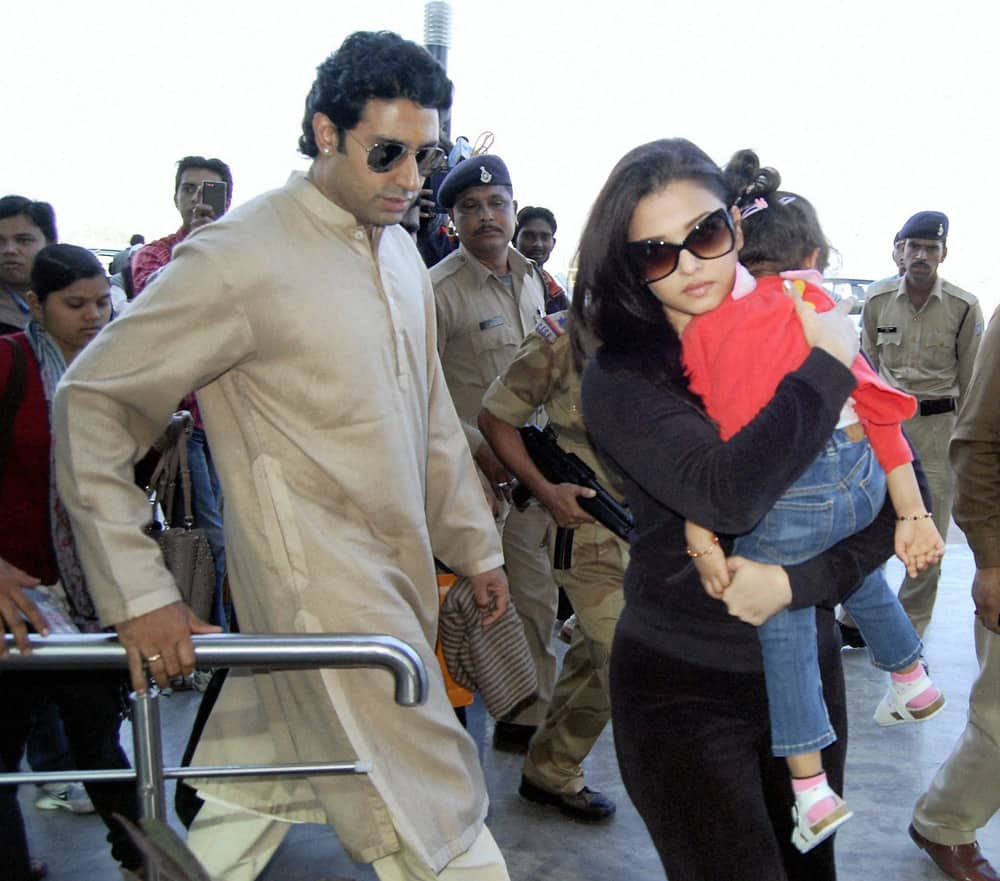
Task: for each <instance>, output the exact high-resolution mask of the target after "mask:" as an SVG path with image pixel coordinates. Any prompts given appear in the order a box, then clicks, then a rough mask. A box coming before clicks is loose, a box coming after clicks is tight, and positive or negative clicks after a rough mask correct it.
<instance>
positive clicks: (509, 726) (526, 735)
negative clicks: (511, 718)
mask: <svg viewBox="0 0 1000 881" xmlns="http://www.w3.org/2000/svg"><path fill="white" fill-rule="evenodd" d="M537 730H538V726H537V725H521V724H520V723H518V722H497V724H496V727H495V728H494V729H493V749H499V750H503V751H504V752H507V753H526V752H527V751H528V744H529V743H531V738H532V737H534V736H535V732H536V731H537Z"/></svg>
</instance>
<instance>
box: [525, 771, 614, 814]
mask: <svg viewBox="0 0 1000 881" xmlns="http://www.w3.org/2000/svg"><path fill="white" fill-rule="evenodd" d="M518 792H519V793H520V795H521V797H522V798H526V799H527V800H528V801H533V802H535V803H536V804H540V805H550V806H551V807H554V808H559V810H560V811H562V812H563V813H564V814H565V815H566V816H567V817H572V818H573V819H574V820H583V821H584V822H585V823H599V822H600V821H601V820H607V819H608V818H609V817H611V816H612V815H613V814H614V812H615V811H616V810H618V806H617V805H616V804H615V803H614V802H613V801H612V800H611V799H610V798H608V797H607V796H606V795H603V794H601V793H600V792H594V790H593V789H590V788H589V787H587V786H584V787H583V789H581V790H580V791H579V792H577V793H575V794H574V795H563V794H562V793H559V792H549V791H548V790H547V789H542V787H541V786H536V785H535V784H534V783H532V782H531V781H530V780H529V779H528V778H527V777H524V776H523V775H522V777H521V788H520V789H518Z"/></svg>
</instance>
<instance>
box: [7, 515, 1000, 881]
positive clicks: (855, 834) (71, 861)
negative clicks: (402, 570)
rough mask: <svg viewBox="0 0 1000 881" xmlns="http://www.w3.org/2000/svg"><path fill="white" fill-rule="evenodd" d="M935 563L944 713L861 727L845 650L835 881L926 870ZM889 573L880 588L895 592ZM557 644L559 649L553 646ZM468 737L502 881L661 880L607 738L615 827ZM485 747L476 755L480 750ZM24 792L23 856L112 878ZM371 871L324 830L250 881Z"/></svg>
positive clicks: (484, 726) (914, 875)
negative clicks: (565, 808)
mask: <svg viewBox="0 0 1000 881" xmlns="http://www.w3.org/2000/svg"><path fill="white" fill-rule="evenodd" d="M953 536H954V541H953V543H952V544H950V545H949V548H948V555H947V557H946V560H945V564H944V575H943V578H942V584H941V593H940V596H939V599H938V605H937V609H936V611H935V617H934V621H933V622H932V624H931V626H930V629H929V630H928V633H927V638H926V645H927V658H928V660H929V662H930V664H931V666H932V671H933V675H934V678H935V680H936V681H937V682H938V683H939V684H940V685H941V686H942V687H943V688H944V689H945V691H946V693H947V695H948V699H949V704H948V706H947V707H946V708H945V710H944V712H943V713H942V714H941V715H939V716H938V717H937V718H936V719H934V720H933V721H932V722H930V723H928V724H926V725H920V726H900V727H898V728H893V729H889V730H885V729H881V728H879V727H878V726H877V725H875V723H874V722H873V721H872V719H871V714H872V712H873V711H874V708H875V706H876V704H877V703H878V700H879V699H880V697H881V695H882V691H883V688H884V687H885V681H884V676H883V675H882V674H879V673H878V671H875V670H874V669H872V668H871V667H870V666H869V665H868V663H867V661H866V658H865V653H864V652H863V651H847V652H845V654H844V665H845V668H846V673H847V683H848V699H849V707H850V738H851V739H850V744H849V754H848V769H847V776H848V790H847V797H848V799H849V800H850V803H851V806H852V807H853V809H854V811H855V815H856V816H855V818H854V819H853V820H851V821H850V822H849V823H848V824H847V825H846V826H845V827H844V829H843V830H842V831H841V832H840V833H839V835H838V841H837V851H838V866H839V869H840V879H841V881H931V879H941V878H943V877H944V876H942V875H941V874H940V873H939V872H938V871H937V869H936V868H935V867H934V866H933V865H932V864H931V863H930V862H929V861H928V860H927V859H926V857H925V856H924V855H923V854H922V853H921V852H920V851H918V850H917V849H916V848H915V847H914V846H913V845H912V844H911V842H910V841H909V839H908V838H907V835H906V826H907V823H908V822H909V816H910V809H911V807H912V805H913V802H914V801H915V800H916V798H917V796H918V795H919V794H920V793H921V792H922V791H923V788H924V787H925V786H926V784H927V782H928V780H929V779H930V778H931V776H932V775H933V773H934V770H935V768H936V767H937V765H938V764H939V763H940V762H941V761H942V760H943V759H944V758H945V756H947V754H948V752H949V751H950V749H951V746H952V744H953V743H954V741H955V739H956V738H957V736H958V735H959V733H960V732H961V730H962V728H963V727H964V724H965V713H966V702H967V698H968V691H969V686H970V684H971V682H972V679H973V677H974V675H975V671H976V663H975V655H974V651H973V645H972V602H971V600H970V598H969V585H970V584H971V578H972V573H973V564H972V557H971V554H970V553H969V551H968V548H967V547H966V546H965V544H964V542H963V541H962V539H961V533H959V532H958V531H957V530H955V531H953ZM898 571H899V570H898V568H896V567H893V571H892V572H891V573H890V582H891V583H896V582H898V576H897V573H898ZM560 645H561V644H560ZM196 698H197V696H196V695H193V694H191V693H186V694H176V695H174V696H173V697H172V698H169V699H165V700H164V704H163V716H164V718H165V720H166V721H165V743H166V746H165V748H166V752H167V761H168V762H170V763H172V762H175V761H176V759H177V756H178V755H179V752H180V750H181V748H182V746H183V740H184V737H185V736H186V726H187V725H189V723H190V718H191V716H192V714H193V711H194V707H195V701H196ZM474 710H475V711H474V712H473V713H472V716H471V721H470V730H471V732H472V734H473V736H474V737H475V738H476V739H477V741H478V742H479V743H480V744H481V747H480V749H481V755H482V759H483V765H484V767H485V769H486V773H487V777H488V780H489V785H490V790H491V798H492V811H491V816H490V820H489V824H490V827H491V829H492V831H493V834H494V836H495V837H496V839H497V841H498V842H499V844H500V846H501V848H503V850H504V852H505V854H506V856H507V860H508V865H509V869H510V874H511V878H512V879H513V881H536V879H550V881H563V879H565V881H569V879H574V881H622V879H629V881H632V879H635V881H649V879H657V878H662V877H663V872H662V869H661V868H660V866H659V862H658V860H657V859H656V856H655V854H654V853H653V851H652V848H651V846H650V844H649V841H648V838H647V836H646V832H645V829H644V827H643V825H642V822H641V820H640V819H639V817H638V815H637V814H636V812H635V810H634V808H632V806H631V804H630V803H629V802H628V799H627V797H626V796H625V793H624V791H623V789H622V785H621V781H620V780H619V778H618V771H617V768H616V765H615V759H614V747H613V744H612V740H611V735H610V732H605V734H604V736H603V737H602V739H601V741H600V742H599V744H598V748H597V749H596V751H595V752H594V754H593V755H592V756H591V757H590V759H589V760H588V766H587V774H588V782H589V784H590V785H591V787H593V788H595V789H601V790H604V791H606V792H608V793H609V794H610V795H612V796H613V797H614V798H615V799H617V800H618V803H619V811H618V814H617V816H616V817H615V819H614V820H613V821H612V822H611V823H609V824H607V825H604V826H597V827H594V826H587V825H581V824H579V823H574V822H572V821H570V820H568V819H566V818H564V817H562V816H561V815H560V814H559V813H557V812H556V811H553V810H551V809H548V808H542V807H538V806H536V805H533V804H529V803H527V802H525V801H523V800H522V799H521V798H520V797H519V796H518V795H517V785H518V781H519V776H520V758H519V757H518V756H514V755H509V754H505V753H499V752H495V751H494V750H493V749H492V747H490V746H489V743H490V735H491V733H492V723H491V722H489V721H488V720H487V719H486V718H485V714H484V713H483V711H482V710H481V709H479V708H474ZM484 744H485V745H484ZM31 797H32V793H31V792H30V788H29V787H22V790H21V801H22V805H24V808H25V817H26V820H27V823H28V827H29V836H30V838H31V841H32V846H33V852H34V853H35V854H36V855H37V856H39V857H43V858H45V859H46V860H47V861H48V863H49V866H50V875H49V877H50V879H51V881H93V879H98V878H101V879H112V878H116V877H117V873H116V872H115V870H114V867H113V864H112V862H111V860H110V857H109V856H108V855H107V849H106V845H105V844H104V842H103V827H102V825H101V823H100V821H99V820H97V819H96V818H94V817H89V816H88V817H78V816H72V815H69V814H66V813H63V812H58V813H57V814H55V815H54V814H52V813H51V812H42V811H37V810H36V809H35V808H34V807H33V805H32V803H31ZM980 843H981V844H982V846H983V849H984V851H985V852H986V853H987V854H988V855H989V856H990V857H991V858H992V859H993V861H994V862H995V863H996V864H997V865H1000V819H998V818H994V820H993V822H992V823H991V824H990V825H989V826H988V827H987V828H986V829H985V830H983V832H982V834H981V836H980ZM374 877H375V876H374V873H372V872H371V870H370V869H369V868H368V867H366V866H356V865H354V864H353V863H351V862H350V861H349V860H347V859H346V857H345V856H344V854H343V852H342V851H341V850H340V848H339V845H338V843H337V841H336V838H335V837H334V836H333V834H332V833H330V832H329V831H328V830H327V829H325V828H324V827H316V826H303V827H297V828H296V829H294V830H293V832H292V833H291V835H290V836H289V838H288V839H287V840H286V842H285V844H284V845H283V846H282V848H281V850H280V851H279V852H278V855H277V856H276V858H275V860H274V861H273V862H272V864H271V865H270V866H269V867H268V870H267V871H266V872H265V874H264V875H263V876H261V878H262V881H319V879H321V878H323V879H333V878H337V879H341V878H343V879H355V881H371V879H374Z"/></svg>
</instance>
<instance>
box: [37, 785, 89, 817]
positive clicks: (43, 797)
mask: <svg viewBox="0 0 1000 881" xmlns="http://www.w3.org/2000/svg"><path fill="white" fill-rule="evenodd" d="M39 789H40V791H39V793H38V797H37V798H36V799H35V807H36V808H38V809H39V810H42V811H55V810H58V809H59V808H62V809H63V810H64V811H71V812H72V813H74V814H92V813H94V803H93V802H92V801H91V800H90V796H89V795H87V790H86V789H84V788H83V786H82V785H81V784H79V783H43V784H42V785H41V787H39Z"/></svg>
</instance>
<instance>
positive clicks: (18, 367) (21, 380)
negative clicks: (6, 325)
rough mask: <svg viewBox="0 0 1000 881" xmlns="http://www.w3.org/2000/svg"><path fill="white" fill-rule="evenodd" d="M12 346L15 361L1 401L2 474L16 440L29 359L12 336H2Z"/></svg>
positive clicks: (0, 447) (0, 459) (0, 456)
mask: <svg viewBox="0 0 1000 881" xmlns="http://www.w3.org/2000/svg"><path fill="white" fill-rule="evenodd" d="M0 339H3V341H4V342H5V343H7V344H8V345H9V346H10V348H11V355H12V356H13V359H14V363H13V365H12V367H11V371H10V375H9V376H8V377H7V388H6V389H4V395H3V400H2V401H0V476H2V475H3V473H4V471H5V470H6V467H7V453H8V451H9V450H10V445H11V443H12V442H13V440H14V420H15V419H16V418H17V411H18V410H19V409H20V408H21V399H22V398H23V397H24V385H25V379H26V376H27V361H28V359H27V358H25V356H24V349H22V348H21V347H20V346H19V345H18V344H17V342H15V341H14V340H12V339H11V338H10V337H7V336H5V337H0Z"/></svg>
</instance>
